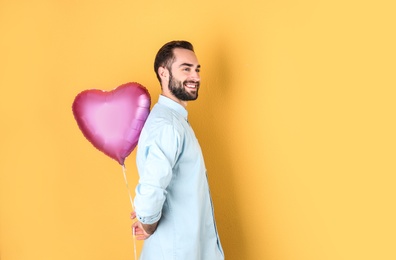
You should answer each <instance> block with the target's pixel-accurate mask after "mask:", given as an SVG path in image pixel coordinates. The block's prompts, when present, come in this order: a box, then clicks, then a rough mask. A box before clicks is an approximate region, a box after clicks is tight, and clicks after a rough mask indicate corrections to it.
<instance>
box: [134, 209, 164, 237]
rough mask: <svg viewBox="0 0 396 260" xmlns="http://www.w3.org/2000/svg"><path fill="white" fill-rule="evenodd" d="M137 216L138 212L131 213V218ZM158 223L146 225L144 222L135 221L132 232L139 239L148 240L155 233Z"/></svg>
mask: <svg viewBox="0 0 396 260" xmlns="http://www.w3.org/2000/svg"><path fill="white" fill-rule="evenodd" d="M135 218H136V212H132V213H131V219H135ZM157 225H158V222H157V223H154V224H151V225H146V224H142V223H140V222H139V221H136V222H135V223H133V224H132V232H133V233H134V235H135V236H136V239H137V240H146V239H147V238H149V237H150V236H151V235H152V234H154V231H155V230H156V229H157Z"/></svg>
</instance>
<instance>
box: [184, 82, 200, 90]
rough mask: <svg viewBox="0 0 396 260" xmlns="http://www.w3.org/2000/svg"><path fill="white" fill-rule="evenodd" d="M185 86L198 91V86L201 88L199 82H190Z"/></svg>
mask: <svg viewBox="0 0 396 260" xmlns="http://www.w3.org/2000/svg"><path fill="white" fill-rule="evenodd" d="M184 86H185V87H186V88H189V89H197V88H198V86H199V82H192V81H188V82H185V83H184Z"/></svg>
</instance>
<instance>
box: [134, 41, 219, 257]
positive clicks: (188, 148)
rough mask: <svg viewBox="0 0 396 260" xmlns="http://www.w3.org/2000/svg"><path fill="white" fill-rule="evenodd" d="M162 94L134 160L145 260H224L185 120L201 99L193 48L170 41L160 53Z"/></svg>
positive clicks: (139, 231) (156, 64) (137, 227)
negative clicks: (191, 103) (193, 103)
mask: <svg viewBox="0 0 396 260" xmlns="http://www.w3.org/2000/svg"><path fill="white" fill-rule="evenodd" d="M154 70H155V73H156V75H157V78H158V80H159V82H160V85H161V90H162V91H161V95H160V97H159V100H158V103H157V104H155V106H154V107H153V109H152V110H151V112H150V115H149V117H148V118H147V121H146V123H145V125H144V127H143V130H142V132H141V135H140V138H139V143H138V150H137V155H136V162H137V167H138V172H139V176H140V179H139V183H138V185H137V187H136V197H135V199H134V202H135V210H136V212H133V213H132V218H133V219H134V218H136V219H137V221H136V222H135V223H134V224H133V226H132V228H133V229H134V231H135V234H136V238H137V239H139V240H145V242H144V246H143V249H142V253H141V256H140V259H142V260H163V259H164V260H171V259H172V260H176V259H178V260H222V259H224V254H223V250H222V247H221V244H220V240H219V236H218V233H217V229H216V224H215V221H214V214H213V208H212V202H211V198H210V193H209V187H208V182H207V177H206V168H205V164H204V160H203V156H202V152H201V148H200V146H199V143H198V140H197V139H196V137H195V134H194V132H193V130H192V128H191V126H190V125H189V123H188V121H187V114H188V113H187V110H186V107H187V102H188V101H191V100H196V99H197V98H198V90H199V86H200V76H199V71H200V65H199V63H198V60H197V57H196V56H195V53H194V49H193V46H192V45H191V43H189V42H186V41H172V42H169V43H167V44H165V45H164V46H163V47H162V48H161V49H160V50H159V51H158V53H157V56H156V58H155V62H154Z"/></svg>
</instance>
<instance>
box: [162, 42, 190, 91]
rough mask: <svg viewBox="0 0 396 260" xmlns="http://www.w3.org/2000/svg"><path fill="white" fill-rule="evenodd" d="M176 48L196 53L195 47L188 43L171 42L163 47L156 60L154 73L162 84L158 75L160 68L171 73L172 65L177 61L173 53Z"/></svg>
mask: <svg viewBox="0 0 396 260" xmlns="http://www.w3.org/2000/svg"><path fill="white" fill-rule="evenodd" d="M176 48H181V49H187V50H190V51H194V47H193V45H192V44H191V43H189V42H188V41H171V42H168V43H166V44H165V45H164V46H162V47H161V49H159V51H158V53H157V55H156V56H155V60H154V71H155V74H156V75H157V79H158V80H159V82H160V84H162V83H161V78H160V76H159V74H158V68H159V67H165V68H167V69H168V70H169V71H171V65H172V63H173V62H174V60H175V55H174V53H173V50H174V49H176Z"/></svg>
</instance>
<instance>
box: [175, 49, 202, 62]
mask: <svg viewBox="0 0 396 260" xmlns="http://www.w3.org/2000/svg"><path fill="white" fill-rule="evenodd" d="M173 54H174V55H175V63H178V64H183V63H188V64H193V65H195V66H198V65H199V64H198V59H197V56H196V55H195V53H194V52H193V51H191V50H187V49H181V48H176V49H174V50H173Z"/></svg>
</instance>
